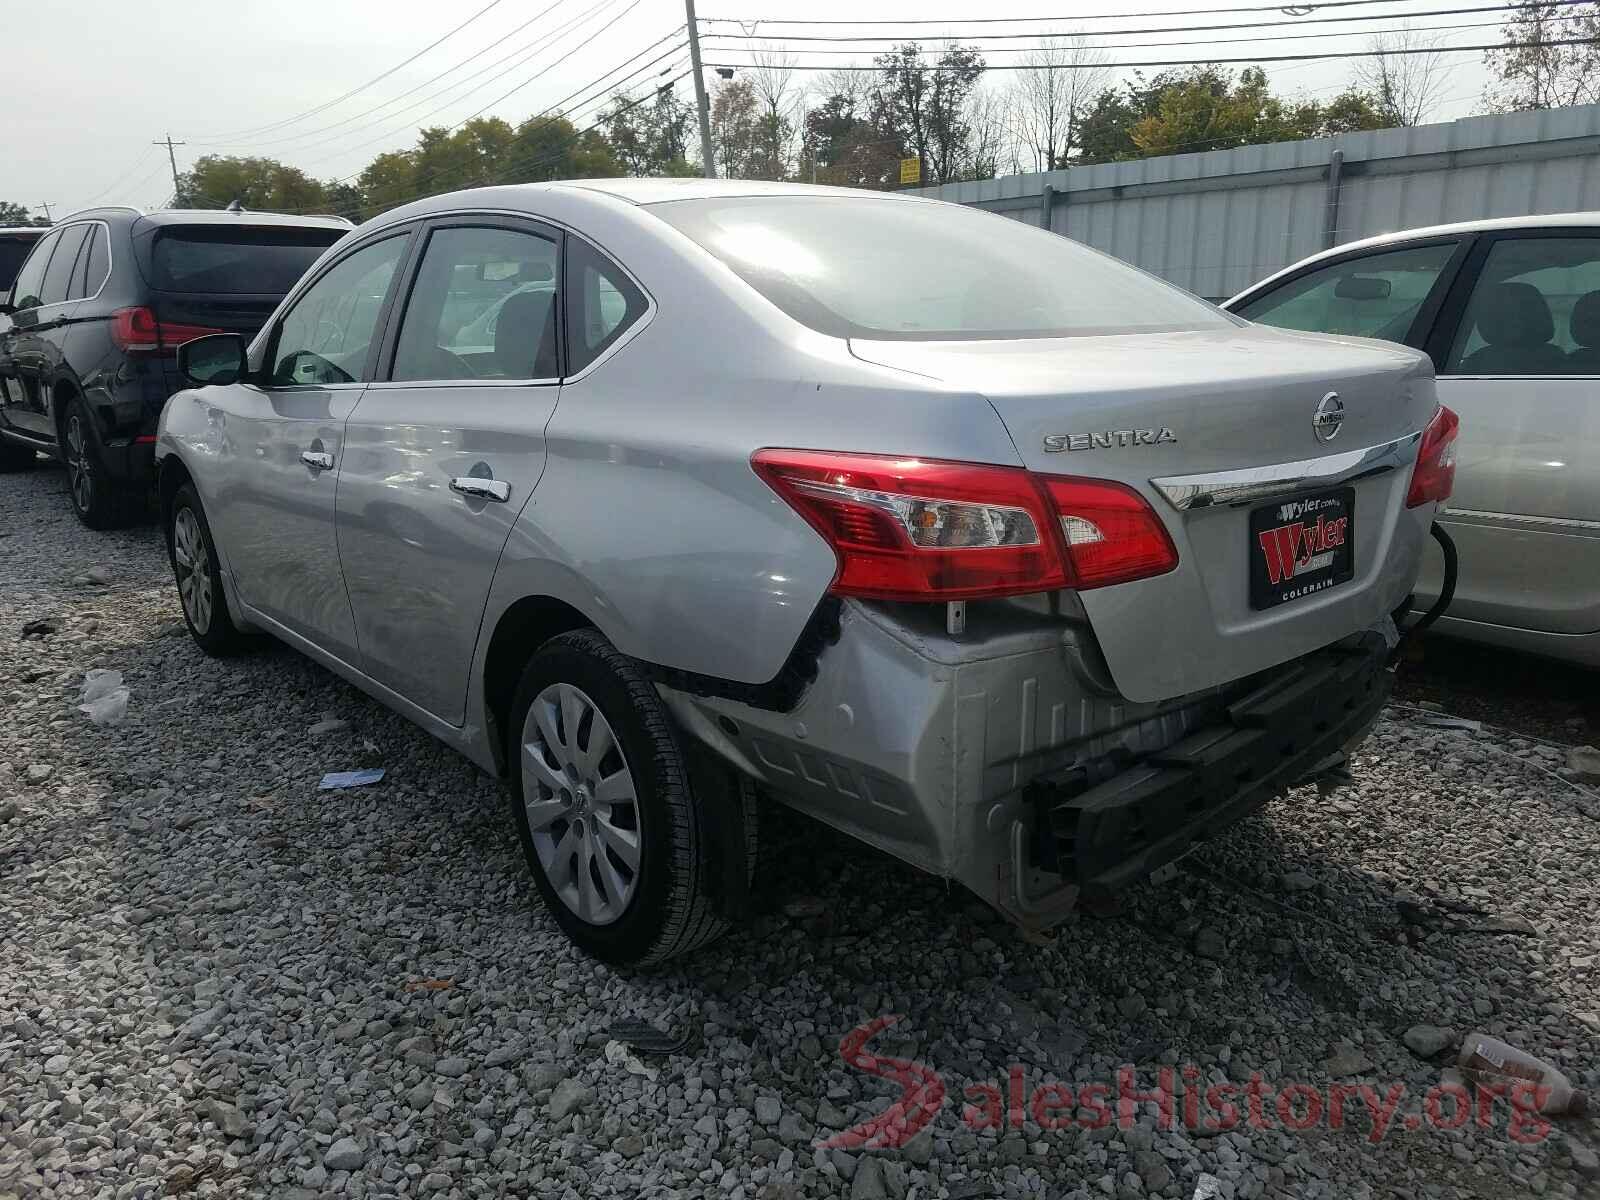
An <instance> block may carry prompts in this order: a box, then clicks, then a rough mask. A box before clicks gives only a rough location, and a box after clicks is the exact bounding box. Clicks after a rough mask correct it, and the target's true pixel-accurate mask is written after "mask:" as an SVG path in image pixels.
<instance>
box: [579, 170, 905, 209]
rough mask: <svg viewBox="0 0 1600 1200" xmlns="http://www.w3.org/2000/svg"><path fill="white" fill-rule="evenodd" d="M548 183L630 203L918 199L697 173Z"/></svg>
mask: <svg viewBox="0 0 1600 1200" xmlns="http://www.w3.org/2000/svg"><path fill="white" fill-rule="evenodd" d="M549 186H551V187H558V188H572V189H578V188H581V189H583V190H584V191H590V192H605V193H606V194H607V195H610V196H616V197H617V198H618V199H621V200H629V201H632V202H633V203H634V204H661V203H664V202H666V201H669V200H709V199H712V198H715V197H719V196H723V197H735V196H850V197H853V198H855V199H857V200H860V199H863V198H867V197H871V198H874V199H886V200H913V199H920V197H914V196H897V195H894V194H893V193H885V192H868V191H864V190H863V189H861V188H842V187H828V186H826V185H820V184H814V183H776V182H772V181H769V180H764V179H702V178H700V177H698V176H691V177H685V178H643V179H635V178H621V179H563V180H558V181H556V182H554V183H552V184H550V185H549Z"/></svg>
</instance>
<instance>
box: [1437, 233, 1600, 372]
mask: <svg viewBox="0 0 1600 1200" xmlns="http://www.w3.org/2000/svg"><path fill="white" fill-rule="evenodd" d="M1445 374H1448V375H1600V237H1574V238H1561V237H1548V238H1547V237H1527V238H1503V239H1501V240H1499V241H1497V242H1495V243H1494V245H1493V246H1492V247H1490V250H1489V254H1488V257H1487V258H1485V259H1484V262H1483V270H1482V272H1480V273H1479V275H1478V279H1477V282H1476V283H1475V284H1473V287H1472V296H1471V298H1470V299H1469V300H1468V301H1467V308H1466V312H1465V314H1464V315H1463V316H1462V319H1461V326H1460V328H1459V329H1458V330H1457V331H1456V337H1455V343H1454V344H1453V345H1452V346H1451V347H1450V354H1449V356H1448V357H1447V358H1446V359H1445Z"/></svg>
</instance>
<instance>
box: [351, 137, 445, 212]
mask: <svg viewBox="0 0 1600 1200" xmlns="http://www.w3.org/2000/svg"><path fill="white" fill-rule="evenodd" d="M356 186H357V187H358V188H360V189H361V198H362V205H361V215H362V216H363V217H364V218H371V217H375V216H377V215H378V214H379V213H381V212H384V211H386V210H388V209H391V208H393V207H395V206H396V205H397V204H404V203H405V202H406V201H408V200H413V199H415V198H416V197H417V195H418V194H419V191H418V188H417V161H416V156H415V154H413V153H412V152H411V151H410V150H390V151H388V152H387V153H385V154H380V155H378V157H377V158H375V159H373V160H372V161H371V162H369V163H368V164H367V166H366V169H365V170H363V171H362V172H361V174H360V175H359V176H358V177H357V178H356ZM420 194H422V195H426V194H427V192H425V191H424V192H421V193H420Z"/></svg>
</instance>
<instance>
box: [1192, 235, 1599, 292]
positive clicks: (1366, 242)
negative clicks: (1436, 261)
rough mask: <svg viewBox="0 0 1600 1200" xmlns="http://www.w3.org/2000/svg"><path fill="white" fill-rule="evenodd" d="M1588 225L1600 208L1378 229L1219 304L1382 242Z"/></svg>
mask: <svg viewBox="0 0 1600 1200" xmlns="http://www.w3.org/2000/svg"><path fill="white" fill-rule="evenodd" d="M1584 226H1591V227H1597V228H1600V212H1569V213H1541V214H1538V215H1536V216H1530V217H1484V218H1482V219H1480V220H1476V221H1456V222H1453V223H1452V224H1449V225H1422V226H1419V227H1418V228H1416V229H1399V230H1396V231H1395V232H1394V233H1380V234H1378V235H1377V236H1375V237H1369V238H1362V239H1361V240H1360V241H1358V242H1341V243H1340V244H1339V245H1337V246H1332V247H1329V248H1328V249H1327V250H1321V251H1318V252H1317V253H1316V254H1311V255H1307V256H1306V257H1305V258H1302V259H1300V260H1298V261H1296V262H1293V263H1290V264H1289V265H1288V266H1287V267H1284V268H1283V269H1282V270H1281V271H1274V272H1273V273H1272V274H1271V275H1268V276H1267V277H1266V278H1265V279H1258V280H1257V281H1256V282H1255V283H1252V284H1251V285H1250V286H1249V287H1247V288H1245V289H1244V291H1242V292H1239V293H1238V294H1237V295H1235V296H1233V297H1231V298H1230V299H1228V300H1224V301H1223V302H1222V307H1223V308H1227V307H1228V306H1229V305H1230V304H1232V303H1233V302H1234V301H1235V300H1238V299H1239V298H1240V297H1241V296H1247V295H1250V294H1252V293H1254V292H1257V291H1259V290H1260V289H1262V288H1264V287H1265V286H1266V285H1267V284H1269V283H1272V282H1274V281H1275V280H1278V279H1280V278H1282V277H1283V276H1285V275H1289V274H1298V273H1299V272H1301V271H1303V270H1305V268H1307V267H1309V266H1311V265H1313V264H1314V263H1317V262H1320V261H1322V260H1323V259H1334V258H1342V257H1343V256H1345V255H1347V254H1351V253H1359V252H1360V251H1362V250H1376V249H1381V248H1382V247H1384V246H1392V245H1399V244H1403V243H1406V242H1416V241H1422V240H1424V239H1426V238H1433V237H1448V236H1449V235H1451V234H1459V233H1486V232H1492V231H1494V230H1498V229H1571V228H1574V227H1578V228H1582V227H1584Z"/></svg>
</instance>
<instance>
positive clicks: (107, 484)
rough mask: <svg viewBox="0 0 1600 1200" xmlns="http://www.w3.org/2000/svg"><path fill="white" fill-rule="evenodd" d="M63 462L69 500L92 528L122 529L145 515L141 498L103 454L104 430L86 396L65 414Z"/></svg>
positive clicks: (76, 398)
mask: <svg viewBox="0 0 1600 1200" xmlns="http://www.w3.org/2000/svg"><path fill="white" fill-rule="evenodd" d="M60 445H61V461H62V462H63V463H65V464H66V467H67V503H68V504H70V505H71V506H72V511H73V513H74V514H75V515H76V516H77V518H78V520H80V521H82V522H83V523H84V524H85V525H87V526H88V527H89V528H90V529H120V528H122V527H123V526H125V525H131V524H132V523H133V522H134V521H136V520H138V519H139V517H140V516H141V515H142V511H143V506H142V505H141V504H140V503H139V500H140V497H138V496H135V495H134V494H133V493H131V492H129V491H128V490H127V489H126V488H124V487H120V486H118V485H117V484H116V483H114V482H113V481H112V479H111V476H110V475H109V474H107V473H106V467H105V460H104V459H103V458H102V457H101V456H100V431H99V427H98V426H96V424H95V421H94V415H93V414H92V413H91V412H90V411H89V406H88V405H86V404H85V403H84V402H83V397H81V396H74V397H72V399H70V400H68V401H67V406H66V409H65V411H63V412H62V414H61V442H60Z"/></svg>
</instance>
